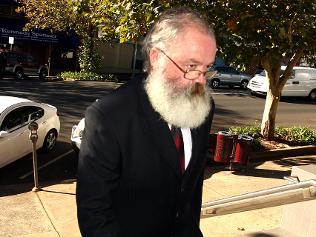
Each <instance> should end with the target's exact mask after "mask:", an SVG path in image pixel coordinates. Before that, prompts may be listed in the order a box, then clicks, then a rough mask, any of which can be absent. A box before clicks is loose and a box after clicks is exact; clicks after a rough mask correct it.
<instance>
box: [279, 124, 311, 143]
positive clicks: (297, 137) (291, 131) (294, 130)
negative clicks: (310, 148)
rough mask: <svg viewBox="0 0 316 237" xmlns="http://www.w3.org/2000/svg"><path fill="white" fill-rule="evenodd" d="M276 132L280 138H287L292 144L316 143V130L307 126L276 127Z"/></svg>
mask: <svg viewBox="0 0 316 237" xmlns="http://www.w3.org/2000/svg"><path fill="white" fill-rule="evenodd" d="M275 134H276V136H277V137H278V138H280V139H282V140H286V141H288V142H289V143H290V144H294V145H295V144H301V145H316V132H315V131H313V130H311V129H310V128H307V127H301V126H293V127H290V128H284V127H276V129H275Z"/></svg>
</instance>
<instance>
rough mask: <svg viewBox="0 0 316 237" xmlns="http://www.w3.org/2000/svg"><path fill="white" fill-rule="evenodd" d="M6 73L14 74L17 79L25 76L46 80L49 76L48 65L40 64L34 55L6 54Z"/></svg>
mask: <svg viewBox="0 0 316 237" xmlns="http://www.w3.org/2000/svg"><path fill="white" fill-rule="evenodd" d="M4 54H5V61H6V62H5V73H8V74H12V75H14V76H15V78H16V79H24V78H25V76H38V77H39V78H40V79H45V77H46V76H47V75H48V67H47V65H43V64H40V63H38V62H37V61H36V60H35V58H34V57H33V56H32V55H29V54H21V53H17V52H5V53H4Z"/></svg>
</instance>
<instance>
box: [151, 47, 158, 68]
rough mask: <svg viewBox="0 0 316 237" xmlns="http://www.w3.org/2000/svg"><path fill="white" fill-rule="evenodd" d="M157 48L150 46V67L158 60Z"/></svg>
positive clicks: (153, 66)
mask: <svg viewBox="0 0 316 237" xmlns="http://www.w3.org/2000/svg"><path fill="white" fill-rule="evenodd" d="M158 54H159V52H158V49H156V48H152V49H150V51H149V61H150V66H151V67H152V68H155V65H157V61H158Z"/></svg>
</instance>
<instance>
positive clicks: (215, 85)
mask: <svg viewBox="0 0 316 237" xmlns="http://www.w3.org/2000/svg"><path fill="white" fill-rule="evenodd" d="M210 84H211V87H212V88H213V89H216V88H218V87H219V80H218V79H213V80H212V81H211V83H210Z"/></svg>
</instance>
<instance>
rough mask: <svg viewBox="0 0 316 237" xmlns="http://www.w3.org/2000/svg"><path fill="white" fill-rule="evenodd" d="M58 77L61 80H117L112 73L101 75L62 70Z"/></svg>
mask: <svg viewBox="0 0 316 237" xmlns="http://www.w3.org/2000/svg"><path fill="white" fill-rule="evenodd" d="M58 77H60V78H62V79H63V80H67V79H72V80H81V81H115V82H117V81H118V78H117V76H115V75H113V74H107V75H101V74H98V73H95V72H84V71H80V72H70V71H69V72H62V73H60V74H59V75H58Z"/></svg>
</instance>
